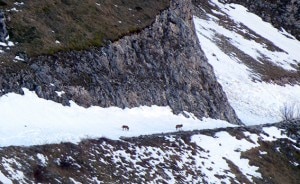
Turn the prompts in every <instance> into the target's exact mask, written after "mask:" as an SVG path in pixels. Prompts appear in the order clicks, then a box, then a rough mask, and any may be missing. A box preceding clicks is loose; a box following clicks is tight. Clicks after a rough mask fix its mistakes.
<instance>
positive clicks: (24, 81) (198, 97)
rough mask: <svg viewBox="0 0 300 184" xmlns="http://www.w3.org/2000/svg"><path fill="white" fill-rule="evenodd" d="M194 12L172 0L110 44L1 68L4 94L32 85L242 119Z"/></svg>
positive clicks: (103, 100)
mask: <svg viewBox="0 0 300 184" xmlns="http://www.w3.org/2000/svg"><path fill="white" fill-rule="evenodd" d="M192 10H193V6H192V3H191V1H190V0H180V1H179V0H171V1H170V8H169V9H167V10H165V11H163V12H161V14H160V15H158V16H157V17H156V21H155V22H154V23H153V24H152V25H151V26H149V27H148V28H146V29H144V30H142V31H141V32H139V33H136V34H133V35H130V36H125V37H123V38H122V39H120V40H118V41H116V42H114V43H111V44H108V45H107V46H106V47H102V48H93V49H90V50H87V51H72V52H63V53H58V54H55V55H53V56H40V57H37V58H33V59H30V60H26V61H25V62H24V63H17V64H15V65H13V66H6V67H2V68H1V70H2V71H1V76H0V88H1V89H2V90H1V91H2V92H1V93H2V94H5V93H7V92H10V91H14V92H19V93H22V90H21V89H20V88H21V87H26V88H29V89H30V90H35V91H36V93H37V94H38V95H39V96H40V97H43V98H45V99H51V100H55V101H57V102H61V103H63V104H68V100H70V99H71V100H74V101H75V102H76V103H78V104H80V105H83V106H86V107H88V106H90V105H99V106H102V107H109V106H118V107H122V108H125V107H136V106H140V105H148V106H150V105H159V106H167V105H168V106H170V107H171V108H172V109H173V111H174V112H175V113H180V112H182V111H188V112H192V113H194V114H195V115H196V116H197V117H198V118H201V117H212V118H218V119H224V120H228V121H229V122H231V123H240V120H239V119H238V118H237V117H236V115H235V112H234V110H233V109H232V107H231V106H230V105H229V103H228V101H227V97H226V94H225V93H224V92H223V90H222V87H221V86H220V84H219V83H218V82H217V80H216V77H215V75H214V73H213V70H212V67H211V66H210V65H209V64H208V62H207V58H206V57H205V55H204V53H203V51H202V50H201V48H200V46H199V43H198V40H197V37H196V35H195V30H194V25H193V20H192V16H193V14H192ZM55 91H64V92H65V93H64V94H63V95H62V96H58V95H57V94H56V93H55Z"/></svg>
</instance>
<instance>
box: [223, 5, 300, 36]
mask: <svg viewBox="0 0 300 184" xmlns="http://www.w3.org/2000/svg"><path fill="white" fill-rule="evenodd" d="M222 2H226V3H237V4H241V5H243V6H245V7H247V8H248V9H249V10H250V11H251V12H253V13H255V14H257V15H259V16H260V17H261V18H262V19H263V20H265V21H267V22H270V23H272V24H273V25H274V26H275V27H276V28H278V29H281V28H284V29H285V30H286V31H288V32H289V33H291V34H292V35H293V36H295V37H296V38H297V39H298V40H300V1H298V0H276V1H270V0H254V1H253V0H246V1H245V0H223V1H222Z"/></svg>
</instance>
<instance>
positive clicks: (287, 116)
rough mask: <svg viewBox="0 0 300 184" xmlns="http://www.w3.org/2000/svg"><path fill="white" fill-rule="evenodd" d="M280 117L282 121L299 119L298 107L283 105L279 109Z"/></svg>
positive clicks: (293, 104)
mask: <svg viewBox="0 0 300 184" xmlns="http://www.w3.org/2000/svg"><path fill="white" fill-rule="evenodd" d="M280 116H281V118H282V119H283V120H284V121H291V120H294V119H300V107H299V105H297V104H296V103H291V104H288V103H284V104H283V106H282V107H281V108H280Z"/></svg>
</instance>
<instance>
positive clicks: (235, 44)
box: [193, 0, 300, 125]
mask: <svg viewBox="0 0 300 184" xmlns="http://www.w3.org/2000/svg"><path fill="white" fill-rule="evenodd" d="M193 2H194V4H195V5H196V9H195V17H194V21H195V25H196V31H197V36H198V38H199V42H200V45H201V47H202V49H203V50H204V53H205V55H206V56H207V58H208V61H209V63H210V64H211V65H212V66H213V69H214V72H215V74H216V76H217V79H218V82H220V83H221V85H222V87H223V89H224V91H225V93H226V94H227V97H228V99H229V102H230V104H231V105H232V106H233V108H234V109H235V111H236V112H237V114H238V117H239V118H240V119H241V120H242V121H243V123H245V124H247V125H251V124H261V123H272V122H277V121H280V120H281V119H282V117H281V115H280V114H281V112H280V111H281V109H282V108H283V107H284V106H294V105H295V104H296V106H298V104H300V101H299V97H300V86H299V82H300V72H299V71H300V70H299V64H300V53H299V50H300V41H299V40H297V39H296V38H295V37H293V36H292V35H290V34H289V33H287V32H286V31H284V30H278V29H276V28H274V26H272V25H271V24H270V23H268V22H265V21H263V20H262V19H261V18H260V17H259V16H257V15H255V14H253V13H251V12H249V11H248V10H247V9H246V8H245V7H243V6H241V5H238V4H224V3H220V2H219V1H217V0H210V1H197V0H194V1H193ZM295 111H297V110H295Z"/></svg>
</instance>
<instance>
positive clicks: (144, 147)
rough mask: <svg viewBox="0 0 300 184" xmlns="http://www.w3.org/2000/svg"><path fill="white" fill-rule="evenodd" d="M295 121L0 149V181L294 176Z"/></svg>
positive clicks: (297, 153) (298, 159) (299, 150)
mask: <svg viewBox="0 0 300 184" xmlns="http://www.w3.org/2000/svg"><path fill="white" fill-rule="evenodd" d="M299 125H300V122H290V123H288V122H283V123H281V124H274V125H267V126H264V127H263V126H256V127H249V128H245V127H239V128H222V129H216V130H202V131H191V132H177V133H169V134H160V135H152V136H139V137H135V138H124V139H123V140H119V141H112V140H109V139H106V138H101V139H96V140H84V141H82V142H81V143H79V144H71V143H62V144H55V145H44V146H33V147H29V148H27V147H7V148H2V149H1V150H0V157H1V160H0V180H1V181H2V182H3V183H6V184H9V183H31V182H36V183H103V182H104V183H249V184H250V183H285V184H297V183H298V182H299V180H300V175H299V173H300V144H299V143H300V142H299V141H300V139H299V137H300V126H299Z"/></svg>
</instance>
